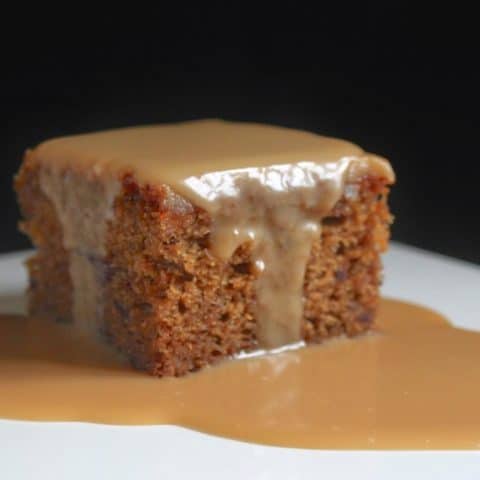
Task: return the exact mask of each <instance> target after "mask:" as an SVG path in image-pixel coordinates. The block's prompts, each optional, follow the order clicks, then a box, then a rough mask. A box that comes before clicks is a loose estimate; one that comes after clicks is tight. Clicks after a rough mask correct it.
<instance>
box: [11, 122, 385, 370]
mask: <svg viewBox="0 0 480 480" xmlns="http://www.w3.org/2000/svg"><path fill="white" fill-rule="evenodd" d="M393 181H394V174H393V171H392V169H391V167H390V165H389V163H388V162H387V161H386V160H384V159H382V158H380V157H378V156H375V155H371V154H367V153H365V152H364V151H363V150H362V149H360V148H359V147H357V146H356V145H353V144H351V143H349V142H346V141H343V140H338V139H333V138H328V137H322V136H319V135H315V134H313V133H307V132H301V131H296V130H291V129H286V128H280V127H272V126H267V125H257V124H249V123H234V122H225V121H221V120H202V121H194V122H185V123H179V124H170V125H158V126H145V127H134V128H126V129H119V130H110V131H105V132H98V133H91V134H85V135H76V136H71V137H63V138H57V139H54V140H50V141H47V142H44V143H42V144H40V145H39V146H37V147H36V148H35V149H33V150H30V151H27V152H26V155H25V158H24V162H23V164H22V167H21V169H20V172H19V174H18V176H17V178H16V190H17V193H18V198H19V203H20V206H21V209H22V212H23V216H24V221H23V222H22V224H21V228H22V229H23V231H24V232H26V233H27V234H28V235H29V236H30V238H31V239H32V242H33V243H34V245H35V247H36V249H37V250H36V253H35V255H34V256H33V257H32V258H31V259H30V260H29V261H28V268H29V273H30V285H29V292H28V293H29V309H30V313H31V314H33V315H36V316H38V317H47V318H50V319H55V320H57V321H63V322H70V323H71V324H72V328H73V327H75V328H78V330H79V331H81V332H83V334H86V335H98V336H99V338H104V339H106V340H108V341H109V342H111V343H112V344H113V345H115V346H116V347H117V348H118V349H119V350H120V351H121V352H123V353H124V354H125V355H126V356H127V357H128V358H129V359H130V361H131V362H132V364H133V365H134V366H136V367H137V368H140V369H144V370H146V371H148V372H149V373H151V374H153V375H157V376H164V375H183V374H185V373H187V372H191V371H194V370H197V369H199V368H201V367H203V366H205V365H208V364H211V363H214V362H217V361H218V360H220V359H222V358H225V357H232V356H236V355H239V354H241V353H245V352H251V351H255V350H259V349H263V350H269V349H277V348H280V347H284V346H292V345H294V346H295V345H302V344H304V343H310V342H320V341H322V340H323V339H326V338H330V337H333V336H338V335H342V334H346V335H348V336H354V335H357V334H360V333H362V332H365V331H367V330H369V329H371V328H372V327H373V325H374V316H375V310H376V308H377V305H378V300H379V285H380V283H381V261H380V254H381V252H383V251H384V250H385V249H386V247H387V244H388V237H389V225H390V223H391V216H390V214H389V211H388V207H387V202H386V198H387V194H388V189H389V186H390V185H391V184H392V183H393Z"/></svg>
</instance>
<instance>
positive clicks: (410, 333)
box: [0, 300, 480, 449]
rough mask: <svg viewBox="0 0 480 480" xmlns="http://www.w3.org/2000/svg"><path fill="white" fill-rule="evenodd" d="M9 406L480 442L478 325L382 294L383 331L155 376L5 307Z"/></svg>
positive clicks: (148, 420)
mask: <svg viewBox="0 0 480 480" xmlns="http://www.w3.org/2000/svg"><path fill="white" fill-rule="evenodd" d="M0 392H1V393H0V417H3V418H14V419H28V420H78V421H87V422H101V423H112V424H175V425H181V426H185V427H190V428H193V429H196V430H201V431H204V432H209V433H212V434H217V435H222V436H226V437H231V438H237V439H242V440H247V441H251V442H258V443H266V444H274V445H283V446H289V447H307V448H335V449H393V448H401V449H479V448H480V409H479V405H480V333H475V332H469V331H465V330H460V329H456V328H453V327H452V326H451V325H450V324H448V322H447V321H446V320H445V319H444V318H443V317H441V316H440V315H438V314H436V313H434V312H432V311H430V310H427V309H424V308H421V307H418V306H415V305H410V304H406V303H402V302H398V301H393V300H384V301H383V303H382V305H381V310H380V314H379V317H378V332H377V333H374V334H369V335H366V336H364V337H362V338H357V339H355V340H346V339H338V340H333V341H330V342H328V343H326V344H324V345H320V346H317V347H310V348H303V349H299V350H296V351H290V352H286V353H282V354H277V355H272V356H263V357H258V358H251V359H246V360H235V361H226V362H224V363H222V364H221V365H218V366H216V367H211V368H207V369H205V370H203V371H201V372H199V373H195V374H191V375H189V376H186V377H183V378H164V379H158V378H152V377H148V376H146V375H145V374H142V373H140V372H137V371H134V370H132V369H130V368H129V367H128V366H126V365H125V364H123V363H122V360H120V359H119V358H117V357H116V356H115V355H114V354H113V353H112V352H111V351H110V349H109V348H108V347H101V346H100V345H98V344H96V343H95V344H92V343H91V342H89V341H87V340H86V341H80V340H79V339H78V337H76V334H75V333H74V332H73V331H72V329H71V327H69V326H64V325H59V324H52V323H46V322H42V321H39V320H36V319H32V320H29V319H26V318H24V317H20V316H2V317H0Z"/></svg>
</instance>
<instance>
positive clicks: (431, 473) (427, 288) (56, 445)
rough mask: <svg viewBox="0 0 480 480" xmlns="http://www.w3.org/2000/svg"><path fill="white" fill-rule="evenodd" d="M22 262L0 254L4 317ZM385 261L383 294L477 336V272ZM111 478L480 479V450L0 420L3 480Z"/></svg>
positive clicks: (396, 255) (409, 253)
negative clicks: (284, 442) (358, 446)
mask: <svg viewBox="0 0 480 480" xmlns="http://www.w3.org/2000/svg"><path fill="white" fill-rule="evenodd" d="M24 257H25V254H10V255H3V256H0V310H1V311H3V312H6V311H10V312H19V311H21V309H22V302H21V299H20V294H21V291H22V289H23V288H24V285H25V281H26V278H25V272H24V271H23V269H22V267H21V262H22V260H23V258H24ZM385 264H386V278H387V281H386V284H385V286H384V289H383V292H384V294H385V295H388V296H394V297H397V298H401V299H406V300H410V301H414V302H417V303H421V304H424V305H427V306H429V307H431V308H434V309H436V310H438V311H440V312H442V313H444V314H445V315H446V316H447V317H449V318H450V319H451V320H452V321H453V322H454V323H455V324H456V325H458V326H462V327H465V328H470V329H476V330H480V315H479V312H480V268H479V267H477V266H474V265H470V264H468V263H464V262H459V261H455V260H451V259H448V258H445V257H442V256H439V255H434V254H431V253H427V252H423V251H421V250H417V249H413V248H411V247H405V246H402V245H398V244H397V245H393V246H392V248H391V250H390V252H389V253H388V255H386V257H385ZM0 395H8V392H3V391H0ZM479 408H480V407H479ZM110 478H112V479H115V480H121V479H133V478H140V479H148V478H155V479H161V480H164V479H170V478H176V479H191V478H208V479H209V480H215V479H225V478H228V479H249V480H250V479H262V480H264V479H265V480H266V479H279V478H282V479H283V478H288V479H297V478H298V479H310V478H312V479H313V478H315V479H318V478H324V479H329V478H335V479H337V478H346V479H347V478H348V479H349V480H362V479H369V480H372V479H382V480H383V479H389V480H391V479H402V480H405V479H410V480H411V479H416V478H418V479H422V480H426V479H435V480H439V479H447V478H448V479H450V478H452V479H453V478H454V479H456V480H467V479H468V480H473V479H476V480H478V479H479V478H480V452H407V451H403V452H380V451H379V452H371V451H370V452H362V451H347V452H343V451H321V450H300V449H288V448H278V447H267V446H262V445H255V444H248V443H244V442H239V441H234V440H226V439H223V438H217V437H214V436H210V435H205V434H202V433H198V432H194V431H191V430H187V429H183V428H179V427H175V426H151V427H143V426H142V427H112V426H102V425H90V424H81V423H34V422H17V421H8V420H0V479H2V480H3V479H5V480H12V479H14V480H17V479H19V480H20V479H21V480H23V479H29V480H30V479H36V480H40V479H49V480H50V479H69V480H70V479H82V480H85V479H88V480H90V479H102V480H103V479H110Z"/></svg>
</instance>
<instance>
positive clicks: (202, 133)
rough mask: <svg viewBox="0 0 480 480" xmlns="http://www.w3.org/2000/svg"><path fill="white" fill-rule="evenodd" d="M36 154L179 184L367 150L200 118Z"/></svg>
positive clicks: (85, 138)
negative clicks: (209, 175) (229, 172)
mask: <svg viewBox="0 0 480 480" xmlns="http://www.w3.org/2000/svg"><path fill="white" fill-rule="evenodd" d="M35 155H36V156H37V158H39V159H40V161H42V162H46V163H50V164H53V165H55V164H56V165H59V166H61V165H65V166H72V165H74V166H76V167H80V168H81V167H87V168H88V167H90V168H92V167H93V168H95V170H96V171H97V172H108V171H111V172H112V173H113V172H114V173H118V170H119V169H125V170H133V171H134V172H135V174H136V175H137V177H138V178H139V179H140V180H144V181H147V182H155V181H158V182H166V183H170V184H172V185H174V184H175V183H177V182H179V181H182V180H183V179H185V178H188V177H190V176H199V175H203V174H205V173H208V172H214V171H227V170H235V169H244V168H252V167H267V166H271V165H284V164H296V163H299V162H313V163H315V164H325V163H329V162H336V161H338V160H340V159H341V158H344V157H360V156H365V155H366V154H365V152H364V151H363V150H362V149H361V148H360V147H358V146H356V145H354V144H353V143H350V142H347V141H345V140H340V139H335V138H330V137H324V136H320V135H316V134H314V133H309V132H304V131H299V130H293V129H289V128H284V127H277V126H269V125H262V124H255V123H243V122H230V121H224V120H196V121H189V122H182V123H176V124H164V125H152V126H141V127H131V128H121V129H116V130H107V131H102V132H96V133H88V134H82V135H74V136H67V137H61V138H55V139H53V140H48V141H46V142H44V143H42V144H40V145H39V146H38V147H37V148H36V149H35ZM379 161H380V159H378V157H377V160H376V162H377V163H378V162H379ZM385 163H386V162H385ZM384 167H385V166H384ZM385 168H386V167H385Z"/></svg>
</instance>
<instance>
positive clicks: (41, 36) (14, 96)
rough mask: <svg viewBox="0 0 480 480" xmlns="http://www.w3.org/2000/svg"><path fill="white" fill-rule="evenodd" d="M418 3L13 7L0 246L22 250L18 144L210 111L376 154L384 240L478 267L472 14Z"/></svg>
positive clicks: (5, 44) (5, 80)
mask: <svg viewBox="0 0 480 480" xmlns="http://www.w3.org/2000/svg"><path fill="white" fill-rule="evenodd" d="M420 3H421V2H417V3H416V4H414V3H409V2H352V3H348V2H336V3H335V4H325V3H323V2H316V3H315V4H313V3H312V4H311V6H308V7H300V6H299V5H294V4H292V3H290V4H288V6H285V7H282V6H281V4H280V3H277V4H276V5H275V6H272V7H271V9H267V8H265V7H264V8H263V9H262V10H261V9H260V5H264V4H260V3H259V2H258V3H257V4H249V3H241V4H239V3H232V4H229V3H228V2H224V3H221V4H220V3H219V4H216V3H204V2H200V3H198V2H197V4H196V5H197V6H196V7H193V6H190V5H188V4H186V3H182V2H179V3H178V4H176V5H178V6H177V7H176V8H173V7H169V8H166V7H165V6H164V5H162V4H161V5H159V6H158V8H157V9H156V10H144V9H143V8H141V6H140V4H132V3H130V4H128V6H127V7H125V9H122V8H121V7H119V6H118V5H117V6H116V7H115V8H114V9H113V8H110V9H108V10H104V11H100V10H99V6H98V5H97V6H96V7H95V8H94V9H93V8H92V9H89V7H87V5H83V4H82V5H78V4H72V5H70V4H69V5H67V6H66V7H65V8H64V9H63V10H62V11H60V10H58V9H57V10H56V11H52V12H46V11H45V10H43V8H42V9H37V10H35V9H32V7H28V8H26V7H25V11H22V10H21V7H19V8H16V9H15V11H12V12H11V14H10V13H9V14H8V15H5V16H4V17H3V25H2V50H3V52H4V54H3V55H2V64H3V73H2V76H1V82H2V84H3V86H2V89H1V95H2V114H3V117H4V123H5V127H4V128H3V129H2V146H3V148H4V151H3V154H2V157H1V160H0V161H1V162H2V170H1V172H2V173H1V175H0V200H1V205H2V220H1V223H0V225H1V227H2V230H1V233H0V251H10V250H15V249H20V248H25V247H27V246H28V241H27V239H26V238H24V237H23V236H22V235H21V234H19V233H17V231H16V222H17V220H18V211H17V208H16V205H15V198H14V195H13V193H12V189H11V182H12V176H13V175H14V172H15V171H16V170H17V169H18V166H19V162H20V160H21V157H22V153H23V151H24V150H25V148H26V147H30V146H34V145H35V144H37V143H38V142H40V141H42V140H44V139H46V138H49V137H52V136H58V135H63V134H72V133H78V132H84V131H90V130H96V129H102V128H112V127H120V126H128V125H133V124H142V123H155V122H167V121H178V120H185V119H192V118H201V117H223V118H227V119H233V120H235V119H237V120H253V121H259V122H269V123H274V124H279V125H285V126H290V127H297V128H303V129H307V130H312V131H316V132H319V133H324V134H327V135H334V136H339V137H344V138H346V139H349V140H352V141H354V142H356V143H359V144H360V145H361V146H362V147H363V148H365V149H366V150H368V151H372V152H375V153H379V154H382V155H384V156H386V157H388V158H389V159H391V161H392V163H393V165H394V168H395V170H396V172H397V176H398V183H397V185H396V186H395V188H394V191H393V194H392V198H391V205H392V209H393V211H394V213H395V215H396V223H395V226H394V229H393V235H394V239H396V240H400V241H404V242H407V243H410V244H414V245H417V246H420V247H423V248H427V249H431V250H435V251H438V252H441V253H444V254H447V255H452V256H456V257H459V258H463V259H467V260H470V261H474V262H478V263H480V215H479V212H478V207H479V204H480V201H479V174H480V167H479V147H478V136H479V130H478V129H479V121H478V114H479V109H478V88H479V85H480V83H479V75H478V71H477V68H478V66H477V64H478V51H477V46H476V36H477V32H476V27H477V26H476V24H475V19H476V16H475V15H474V14H473V12H468V11H463V10H461V9H460V7H459V5H455V4H449V7H448V8H447V7H445V8H442V7H440V6H439V5H438V3H437V4H434V6H432V7H429V6H428V5H427V4H425V3H421V4H422V7H420V6H419V4H420ZM313 5H315V8H313ZM327 5H328V8H327ZM332 5H333V6H332Z"/></svg>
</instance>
